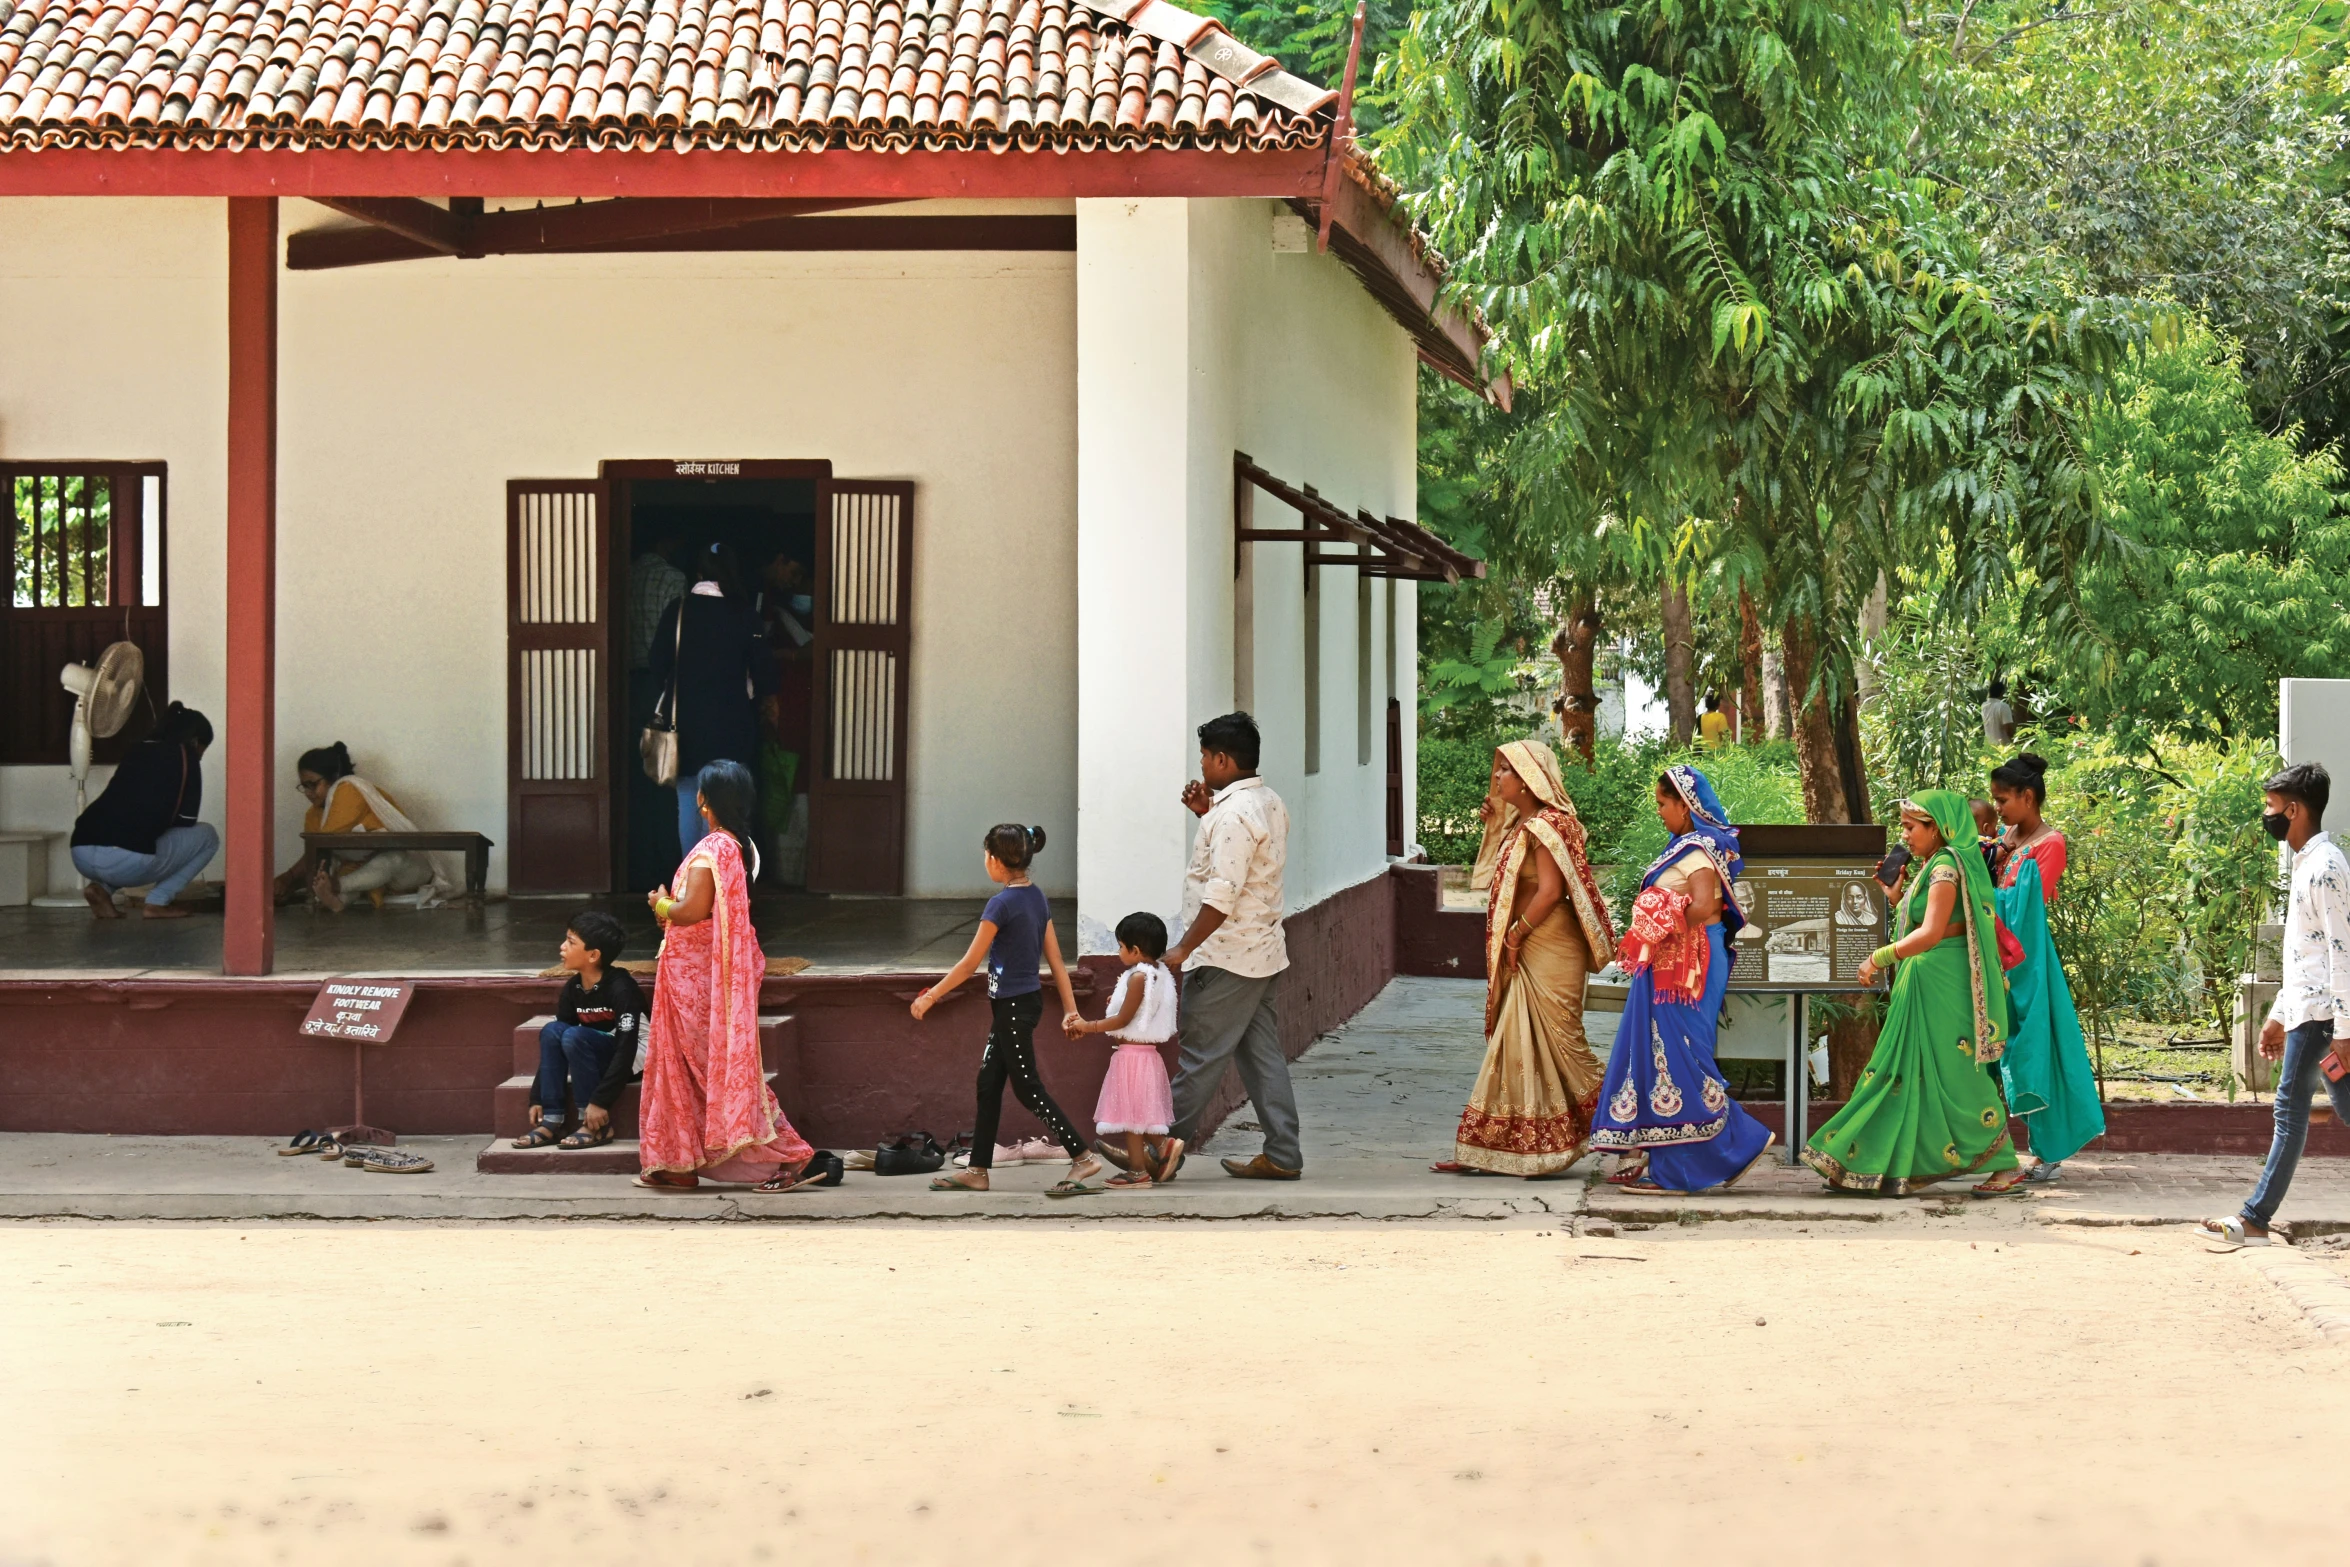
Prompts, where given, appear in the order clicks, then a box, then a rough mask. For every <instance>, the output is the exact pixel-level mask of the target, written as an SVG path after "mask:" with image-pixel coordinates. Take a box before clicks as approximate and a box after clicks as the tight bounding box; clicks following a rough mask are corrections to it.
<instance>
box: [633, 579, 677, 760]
mask: <svg viewBox="0 0 2350 1567" xmlns="http://www.w3.org/2000/svg"><path fill="white" fill-rule="evenodd" d="M689 596H690V595H687V594H682V593H681V594H679V595H678V598H677V639H676V642H675V644H674V645H673V646H672V647H671V648H670V651H669V689H667V690H666V691H663V692H662V693H661V700H660V701H659V702H658V703H656V704H655V705H654V707H653V721H652V722H651V723H649V724H647V725H645V730H644V733H643V734H640V735H638V736H637V737H636V750H637V755H639V756H641V757H643V758H644V762H645V776H646V777H647V778H650V779H652V780H653V782H655V783H657V784H659V785H661V786H662V787H663V788H664V789H666V788H668V787H669V786H670V785H672V784H674V783H676V782H677V676H678V664H679V662H680V657H681V655H682V654H683V653H684V651H685V601H686V599H687V598H688V597H689Z"/></svg>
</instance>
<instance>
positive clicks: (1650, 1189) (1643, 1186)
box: [1617, 1170, 1673, 1197]
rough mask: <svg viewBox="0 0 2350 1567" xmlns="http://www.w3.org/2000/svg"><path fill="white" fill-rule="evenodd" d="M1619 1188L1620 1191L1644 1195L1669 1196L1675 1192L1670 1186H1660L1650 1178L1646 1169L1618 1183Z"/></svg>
mask: <svg viewBox="0 0 2350 1567" xmlns="http://www.w3.org/2000/svg"><path fill="white" fill-rule="evenodd" d="M1617 1189H1618V1190H1619V1191H1627V1192H1638V1193H1640V1194H1641V1195H1642V1196H1644V1197H1669V1196H1671V1195H1672V1194H1673V1189H1672V1188H1671V1187H1670V1186H1659V1185H1657V1184H1656V1182H1654V1181H1652V1180H1650V1179H1649V1178H1648V1172H1646V1171H1645V1170H1644V1171H1642V1172H1641V1173H1640V1174H1639V1175H1637V1176H1635V1177H1633V1178H1632V1179H1631V1180H1629V1181H1623V1182H1620V1183H1618V1186H1617Z"/></svg>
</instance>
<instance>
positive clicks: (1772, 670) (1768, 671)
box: [1762, 642, 1787, 740]
mask: <svg viewBox="0 0 2350 1567" xmlns="http://www.w3.org/2000/svg"><path fill="white" fill-rule="evenodd" d="M1762 682H1763V733H1765V734H1767V735H1769V736H1770V737H1771V738H1772V739H1773V740H1784V739H1786V738H1787V665H1786V661H1785V660H1784V659H1782V658H1781V657H1780V656H1779V644H1778V643H1776V642H1766V643H1764V644H1763V655H1762Z"/></svg>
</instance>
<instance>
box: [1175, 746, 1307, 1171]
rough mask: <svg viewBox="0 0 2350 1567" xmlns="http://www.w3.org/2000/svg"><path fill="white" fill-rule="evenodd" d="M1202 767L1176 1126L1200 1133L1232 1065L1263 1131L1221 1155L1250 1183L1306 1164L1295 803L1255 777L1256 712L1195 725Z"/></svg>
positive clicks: (1183, 956) (1188, 879)
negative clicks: (1247, 1149)
mask: <svg viewBox="0 0 2350 1567" xmlns="http://www.w3.org/2000/svg"><path fill="white" fill-rule="evenodd" d="M1199 749H1200V757H1199V763H1200V776H1199V777H1198V778H1195V779H1193V780H1192V781H1191V782H1189V783H1187V784H1185V785H1184V786H1183V803H1184V805H1185V806H1186V807H1187V808H1188V809H1189V810H1190V811H1191V812H1192V814H1193V815H1195V816H1198V817H1200V818H1201V821H1200V829H1199V838H1198V840H1197V841H1196V842H1195V843H1194V844H1193V845H1192V851H1191V863H1190V865H1189V866H1188V867H1186V868H1185V870H1184V873H1183V926H1184V931H1183V938H1182V940H1180V941H1179V942H1177V943H1176V945H1174V946H1173V947H1170V948H1169V949H1168V950H1167V957H1166V963H1167V966H1168V967H1169V968H1171V969H1174V970H1177V971H1178V972H1180V973H1181V974H1182V975H1183V1001H1182V1014H1181V1021H1180V1025H1179V1026H1180V1030H1181V1037H1182V1040H1183V1051H1182V1054H1181V1056H1180V1057H1179V1058H1178V1060H1177V1064H1176V1068H1175V1082H1174V1089H1175V1126H1174V1133H1173V1135H1174V1136H1176V1137H1178V1138H1180V1139H1182V1141H1183V1143H1185V1144H1192V1143H1196V1142H1197V1141H1198V1136H1199V1119H1200V1116H1201V1114H1202V1113H1203V1112H1204V1111H1205V1110H1206V1109H1207V1107H1208V1098H1209V1096H1210V1095H1212V1094H1213V1093H1214V1092H1215V1091H1216V1088H1217V1086H1218V1085H1219V1084H1221V1083H1222V1082H1223V1081H1224V1069H1225V1067H1227V1066H1237V1067H1238V1068H1239V1069H1240V1081H1241V1084H1242V1086H1244V1087H1245V1088H1247V1090H1248V1098H1249V1103H1250V1104H1251V1105H1252V1106H1254V1107H1255V1109H1256V1112H1257V1124H1258V1125H1260V1126H1262V1127H1263V1128H1264V1129H1265V1148H1264V1152H1262V1153H1260V1154H1258V1155H1257V1156H1256V1157H1255V1158H1253V1159H1226V1160H1225V1161H1224V1169H1225V1172H1226V1173H1227V1174H1230V1175H1236V1176H1239V1177H1240V1178H1242V1179H1243V1180H1253V1181H1294V1180H1296V1179H1297V1178H1298V1176H1299V1175H1300V1174H1301V1173H1302V1172H1303V1171H1304V1169H1305V1153H1304V1150H1303V1148H1302V1147H1301V1146H1300V1143H1299V1140H1298V1122H1297V1094H1296V1092H1295V1090H1293V1089H1292V1088H1291V1087H1290V1083H1289V1057H1288V1056H1287V1055H1285V1054H1283V1053H1282V1049H1281V1014H1280V999H1281V971H1282V970H1283V969H1286V968H1287V967H1289V948H1288V945H1287V943H1286V942H1285V941H1284V940H1283V938H1282V932H1281V916H1282V912H1283V911H1282V904H1281V875H1282V870H1283V868H1284V866H1285V865H1286V863H1287V861H1288V857H1289V809H1288V807H1286V806H1284V805H1283V804H1282V803H1281V797H1280V796H1279V795H1277V794H1275V793H1274V792H1273V791H1272V790H1271V789H1269V788H1267V787H1266V785H1265V780H1264V779H1262V778H1259V777H1258V776H1257V751H1258V736H1257V723H1256V720H1255V719H1253V718H1251V717H1249V716H1248V714H1246V713H1226V714H1225V715H1224V716H1223V717H1221V718H1211V719H1209V720H1208V721H1207V722H1206V723H1204V724H1202V725H1200V726H1199Z"/></svg>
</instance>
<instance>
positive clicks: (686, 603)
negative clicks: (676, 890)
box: [652, 544, 775, 858]
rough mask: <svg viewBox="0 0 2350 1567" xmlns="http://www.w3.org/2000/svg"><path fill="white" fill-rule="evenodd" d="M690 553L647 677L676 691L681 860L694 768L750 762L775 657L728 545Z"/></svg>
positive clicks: (694, 798) (690, 825)
mask: <svg viewBox="0 0 2350 1567" xmlns="http://www.w3.org/2000/svg"><path fill="white" fill-rule="evenodd" d="M694 559H695V562H696V568H697V569H696V571H695V573H694V578H695V580H694V585H693V589H692V591H691V592H689V593H686V594H685V595H683V596H682V597H680V598H679V599H677V600H676V602H674V603H672V604H671V605H670V606H669V608H668V609H667V610H665V611H663V612H662V615H661V619H660V622H659V623H658V625H656V627H655V628H654V635H653V644H652V675H653V679H654V681H655V682H656V683H657V684H659V685H661V686H663V687H665V688H668V689H671V690H674V691H675V692H676V706H675V707H674V708H673V709H672V712H673V714H674V716H675V718H676V721H677V840H678V851H679V854H680V857H681V858H682V857H683V856H684V855H686V854H690V853H691V852H692V851H693V847H694V845H695V843H696V842H698V841H699V840H700V838H701V835H702V814H701V806H700V803H699V800H700V784H699V782H698V780H699V778H700V776H701V771H702V769H703V768H705V767H707V766H709V765H710V764H711V763H712V762H718V761H728V762H739V763H741V764H743V765H744V766H745V767H746V768H747V767H749V766H750V765H752V764H753V763H755V762H756V761H757V760H758V756H759V699H760V698H762V697H764V696H766V695H768V694H769V693H771V692H773V691H774V690H775V661H774V659H772V658H770V657H769V656H768V651H767V638H766V635H765V633H764V632H763V630H762V629H761V627H760V625H759V617H758V615H757V614H755V613H754V612H753V611H752V609H751V607H750V605H749V604H748V603H747V602H745V600H744V598H743V592H742V579H741V574H740V572H739V571H738V570H737V568H736V565H735V559H734V551H733V550H732V549H731V548H730V547H728V546H727V545H725V544H712V545H709V546H707V547H705V548H703V549H702V550H700V551H698V552H697V553H696V554H695V557H694ZM745 776H746V777H747V776H749V774H747V773H746V774H745ZM756 794H757V786H756V785H755V784H754V785H753V806H752V812H751V817H750V819H749V820H748V821H747V822H746V823H745V824H744V828H745V831H746V833H755V832H756V831H757V822H758V810H757V800H756Z"/></svg>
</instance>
